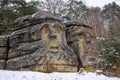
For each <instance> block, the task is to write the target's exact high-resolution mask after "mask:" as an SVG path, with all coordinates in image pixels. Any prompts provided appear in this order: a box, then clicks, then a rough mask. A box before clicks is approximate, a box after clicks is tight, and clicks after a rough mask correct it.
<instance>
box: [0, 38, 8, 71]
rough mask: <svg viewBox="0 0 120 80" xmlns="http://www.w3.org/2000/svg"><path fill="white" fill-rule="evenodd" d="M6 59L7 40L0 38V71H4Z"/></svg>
mask: <svg viewBox="0 0 120 80" xmlns="http://www.w3.org/2000/svg"><path fill="white" fill-rule="evenodd" d="M6 58H7V39H6V38H5V36H0V69H5V65H6Z"/></svg>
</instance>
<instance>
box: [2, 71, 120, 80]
mask: <svg viewBox="0 0 120 80" xmlns="http://www.w3.org/2000/svg"><path fill="white" fill-rule="evenodd" d="M0 80H120V78H117V77H106V76H104V75H97V74H96V73H90V72H89V73H87V72H83V73H81V74H78V73H58V72H54V73H41V72H31V71H4V70H0Z"/></svg>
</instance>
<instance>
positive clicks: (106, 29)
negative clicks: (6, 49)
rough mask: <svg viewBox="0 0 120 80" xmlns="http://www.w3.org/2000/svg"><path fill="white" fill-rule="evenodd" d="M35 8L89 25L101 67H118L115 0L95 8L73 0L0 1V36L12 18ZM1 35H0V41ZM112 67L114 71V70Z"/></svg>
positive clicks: (119, 24) (119, 12)
mask: <svg viewBox="0 0 120 80" xmlns="http://www.w3.org/2000/svg"><path fill="white" fill-rule="evenodd" d="M37 11H41V12H42V11H49V12H51V13H53V14H54V15H56V16H68V17H70V18H71V19H72V20H77V21H81V22H83V23H85V24H87V25H89V26H91V27H92V28H93V31H94V33H95V37H96V39H98V40H97V41H96V43H97V46H96V48H97V50H98V54H99V55H100V57H101V61H102V63H103V70H107V69H112V68H117V69H119V67H120V37H119V36H120V34H119V32H120V6H119V5H117V4H116V3H115V2H112V3H109V4H106V5H105V6H104V7H103V8H102V9H101V8H99V7H91V8H89V7H87V6H86V5H85V4H84V2H82V1H76V0H68V1H67V2H64V0H44V1H34V0H32V1H31V2H26V1H25V0H0V35H4V34H8V32H10V31H11V29H12V28H14V21H15V19H17V18H19V17H22V16H25V15H32V14H33V13H35V12H37ZM1 41H2V38H0V42H1ZM117 69H115V70H117Z"/></svg>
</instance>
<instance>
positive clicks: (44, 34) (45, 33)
mask: <svg viewBox="0 0 120 80" xmlns="http://www.w3.org/2000/svg"><path fill="white" fill-rule="evenodd" d="M41 32H42V40H48V35H49V28H48V26H44V27H43V28H42V29H41Z"/></svg>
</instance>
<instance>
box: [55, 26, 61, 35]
mask: <svg viewBox="0 0 120 80" xmlns="http://www.w3.org/2000/svg"><path fill="white" fill-rule="evenodd" d="M55 31H56V32H57V33H60V32H61V28H60V25H55Z"/></svg>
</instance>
